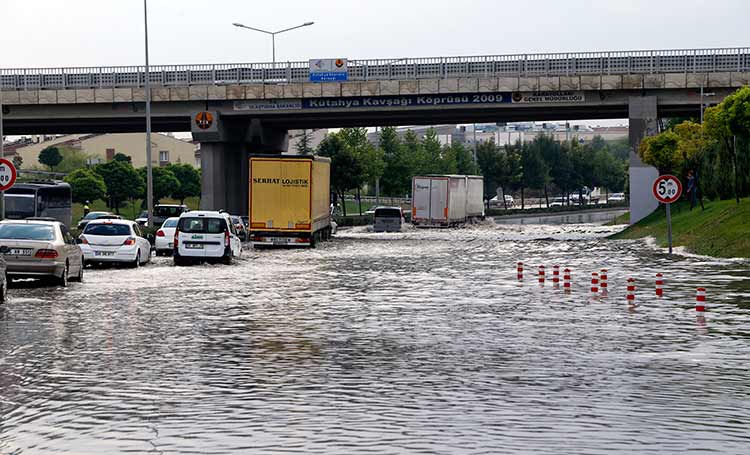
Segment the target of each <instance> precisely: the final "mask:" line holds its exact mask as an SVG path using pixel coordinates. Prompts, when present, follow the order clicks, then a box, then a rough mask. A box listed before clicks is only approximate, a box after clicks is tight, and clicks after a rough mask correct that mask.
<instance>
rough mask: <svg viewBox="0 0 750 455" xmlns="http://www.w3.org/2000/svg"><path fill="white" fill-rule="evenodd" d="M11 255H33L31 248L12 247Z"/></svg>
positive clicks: (9, 251) (9, 252)
mask: <svg viewBox="0 0 750 455" xmlns="http://www.w3.org/2000/svg"><path fill="white" fill-rule="evenodd" d="M7 254H9V255H11V256H31V249H30V248H11V249H10V250H8V253H7Z"/></svg>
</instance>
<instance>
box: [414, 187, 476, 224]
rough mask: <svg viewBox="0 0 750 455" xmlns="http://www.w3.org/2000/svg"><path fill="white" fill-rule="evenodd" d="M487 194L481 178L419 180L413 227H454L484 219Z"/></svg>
mask: <svg viewBox="0 0 750 455" xmlns="http://www.w3.org/2000/svg"><path fill="white" fill-rule="evenodd" d="M483 192H484V182H483V178H482V177H481V176H473V175H472V176H468V175H426V176H416V177H414V178H413V179H412V200H411V219H412V224H414V226H416V227H451V226H460V225H462V224H465V223H466V222H468V221H472V220H474V219H478V218H482V217H484V200H483V197H484V193H483Z"/></svg>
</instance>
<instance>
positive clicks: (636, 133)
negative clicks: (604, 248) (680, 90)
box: [628, 96, 659, 224]
mask: <svg viewBox="0 0 750 455" xmlns="http://www.w3.org/2000/svg"><path fill="white" fill-rule="evenodd" d="M628 112H629V115H628V120H629V123H630V127H629V130H630V133H629V136H630V172H629V175H630V178H629V180H630V224H633V223H636V222H638V221H640V220H641V219H643V218H645V217H646V216H648V215H649V214H650V213H651V212H653V211H654V210H656V208H657V207H658V206H659V203H658V201H657V200H656V199H655V198H654V196H653V194H652V193H651V187H652V185H653V183H654V180H655V179H656V177H658V176H659V171H658V170H657V169H656V168H655V167H653V166H649V165H646V164H644V163H643V161H641V158H640V157H639V156H638V147H639V146H640V145H641V140H643V138H644V137H646V136H654V135H656V134H658V133H659V126H658V118H657V109H656V97H655V96H632V97H630V99H629V103H628Z"/></svg>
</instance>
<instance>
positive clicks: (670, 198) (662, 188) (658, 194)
mask: <svg viewBox="0 0 750 455" xmlns="http://www.w3.org/2000/svg"><path fill="white" fill-rule="evenodd" d="M653 191H654V197H655V198H656V200H657V201H659V202H663V203H665V204H671V203H672V202H675V201H677V200H678V199H679V198H680V196H682V183H680V179H678V178H677V177H675V176H674V175H660V176H659V177H658V178H657V179H656V180H654V188H653Z"/></svg>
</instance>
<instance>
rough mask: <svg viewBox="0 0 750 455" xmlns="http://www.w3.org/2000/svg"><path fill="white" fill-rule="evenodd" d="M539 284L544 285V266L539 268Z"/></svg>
mask: <svg viewBox="0 0 750 455" xmlns="http://www.w3.org/2000/svg"><path fill="white" fill-rule="evenodd" d="M539 284H544V266H543V265H540V266H539Z"/></svg>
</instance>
